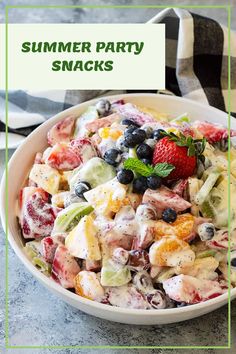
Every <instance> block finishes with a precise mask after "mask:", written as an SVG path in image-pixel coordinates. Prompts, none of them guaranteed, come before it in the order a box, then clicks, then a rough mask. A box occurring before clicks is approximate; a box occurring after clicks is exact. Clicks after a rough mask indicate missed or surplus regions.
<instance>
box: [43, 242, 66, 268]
mask: <svg viewBox="0 0 236 354" xmlns="http://www.w3.org/2000/svg"><path fill="white" fill-rule="evenodd" d="M64 241H65V236H64V235H55V236H53V237H52V236H49V237H44V238H43V239H42V241H41V245H42V255H43V257H44V259H45V261H46V262H48V263H52V262H53V259H54V255H55V252H56V249H57V247H58V245H59V244H64Z"/></svg>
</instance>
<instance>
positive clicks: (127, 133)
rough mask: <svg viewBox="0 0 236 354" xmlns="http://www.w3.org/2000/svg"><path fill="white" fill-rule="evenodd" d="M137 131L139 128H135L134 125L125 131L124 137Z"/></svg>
mask: <svg viewBox="0 0 236 354" xmlns="http://www.w3.org/2000/svg"><path fill="white" fill-rule="evenodd" d="M136 129H137V127H135V126H134V125H130V126H129V127H128V128H126V129H125V131H124V136H127V135H129V134H131V133H133V132H134V131H135V130H136Z"/></svg>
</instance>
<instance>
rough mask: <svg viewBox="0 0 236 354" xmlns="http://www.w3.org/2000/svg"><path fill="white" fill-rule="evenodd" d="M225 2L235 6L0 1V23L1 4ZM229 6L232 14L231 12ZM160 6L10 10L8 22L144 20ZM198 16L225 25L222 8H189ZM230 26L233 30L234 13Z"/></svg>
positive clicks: (80, 0) (102, 1)
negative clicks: (155, 7) (206, 17)
mask: <svg viewBox="0 0 236 354" xmlns="http://www.w3.org/2000/svg"><path fill="white" fill-rule="evenodd" d="M7 4H9V5H29V4H30V5H31V6H32V5H81V6H82V5H145V4H146V5H162V6H170V5H173V6H175V5H227V4H231V5H233V6H234V7H235V6H236V0H207V1H205V0H182V1H179V0H169V1H166V0H159V1H158V0H145V1H143V0H108V1H106V0H30V1H27V0H3V1H1V2H0V10H1V11H0V13H1V14H0V21H1V22H4V21H5V19H4V11H2V10H3V8H4V6H5V5H7ZM234 10H235V8H234V9H233V11H232V13H233V12H234ZM160 11H161V9H152V8H147V9H103V10H102V11H101V10H100V9H88V8H87V9H82V8H81V9H80V8H77V9H33V8H31V9H23V10H22V9H11V10H10V11H9V22H10V23H16V22H18V23H33V22H34V23H99V22H100V23H113V22H118V23H129V22H137V23H138V22H146V21H148V20H149V19H150V18H151V17H153V16H155V15H156V14H157V13H158V12H160ZM190 11H193V12H195V13H198V14H200V15H204V16H208V17H211V18H213V19H215V20H217V21H219V22H221V23H222V24H225V25H227V11H226V10H225V9H214V8H213V9H190ZM231 27H232V28H233V29H236V16H232V21H231Z"/></svg>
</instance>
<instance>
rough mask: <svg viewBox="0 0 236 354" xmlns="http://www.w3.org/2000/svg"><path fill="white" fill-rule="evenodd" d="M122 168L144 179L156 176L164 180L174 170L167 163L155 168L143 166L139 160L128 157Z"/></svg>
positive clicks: (159, 164) (157, 165)
mask: <svg viewBox="0 0 236 354" xmlns="http://www.w3.org/2000/svg"><path fill="white" fill-rule="evenodd" d="M124 168H125V169H127V170H132V171H133V172H135V173H137V174H139V175H141V176H144V177H149V176H151V175H157V176H159V177H162V178H164V177H167V176H169V174H170V173H171V172H172V171H173V170H174V168H175V166H173V165H171V164H169V163H167V162H163V163H158V164H156V165H155V166H152V165H145V163H144V162H142V161H141V160H139V159H135V158H131V157H129V158H128V159H127V160H125V162H124Z"/></svg>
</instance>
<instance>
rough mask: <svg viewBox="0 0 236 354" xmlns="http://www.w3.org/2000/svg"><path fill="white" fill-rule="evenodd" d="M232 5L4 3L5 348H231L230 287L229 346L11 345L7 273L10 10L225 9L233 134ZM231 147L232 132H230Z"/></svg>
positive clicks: (229, 97) (229, 96) (229, 112)
mask: <svg viewBox="0 0 236 354" xmlns="http://www.w3.org/2000/svg"><path fill="white" fill-rule="evenodd" d="M231 7H232V6H231V5H176V6H173V5H45V6H44V5H6V6H5V18H6V22H5V41H6V43H5V45H6V47H5V51H6V53H5V59H6V64H5V65H6V73H5V90H6V93H5V97H6V98H5V110H6V112H5V114H6V130H5V133H6V137H5V143H6V150H5V176H6V190H5V206H6V211H7V212H6V223H5V229H6V245H5V253H6V255H5V256H6V257H5V259H6V261H5V266H6V274H5V285H6V293H5V294H6V296H5V348H6V349H231V302H230V287H229V289H228V344H227V345H226V346H217V345H216V346H127V345H124V346H119V345H117V346H116V345H114V346H109V345H100V346H94V345H48V346H47V345H35V346H34V345H26V346H24V345H14V346H12V345H10V344H9V289H8V283H9V276H8V261H9V260H8V251H9V245H8V70H9V68H8V14H9V11H8V10H9V9H76V8H81V9H83V8H87V9H166V8H179V9H184V8H187V9H189V8H191V9H225V10H226V11H227V15H228V26H227V27H228V132H229V133H230V125H231V124H230V119H231V110H230V107H231V66H230V65H231V58H230V55H231V48H230V31H231ZM228 140H229V146H230V134H229V139H228ZM228 177H229V179H228V230H229V232H230V221H231V218H230V209H231V208H230V207H231V206H230V150H228ZM228 242H229V249H228V264H229V265H230V237H229V241H228ZM229 265H228V285H230V284H231V282H230V266H229Z"/></svg>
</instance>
